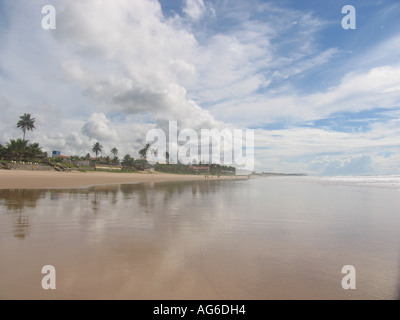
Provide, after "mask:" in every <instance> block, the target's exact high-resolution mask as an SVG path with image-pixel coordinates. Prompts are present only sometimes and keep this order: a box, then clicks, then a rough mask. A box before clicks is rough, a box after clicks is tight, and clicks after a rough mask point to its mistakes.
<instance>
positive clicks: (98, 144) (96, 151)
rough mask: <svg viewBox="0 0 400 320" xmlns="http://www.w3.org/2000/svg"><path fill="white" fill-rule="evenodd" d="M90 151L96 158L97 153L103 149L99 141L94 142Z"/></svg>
mask: <svg viewBox="0 0 400 320" xmlns="http://www.w3.org/2000/svg"><path fill="white" fill-rule="evenodd" d="M92 151H93V152H94V153H95V154H96V158H97V155H98V154H99V153H101V152H102V151H103V146H102V145H101V144H100V143H99V142H96V143H95V144H94V145H93V147H92Z"/></svg>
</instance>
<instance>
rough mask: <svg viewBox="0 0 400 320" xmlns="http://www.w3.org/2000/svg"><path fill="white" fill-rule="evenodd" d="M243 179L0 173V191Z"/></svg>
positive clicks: (87, 173) (80, 173) (148, 174)
mask: <svg viewBox="0 0 400 320" xmlns="http://www.w3.org/2000/svg"><path fill="white" fill-rule="evenodd" d="M244 177H245V176H242V177H239V176H220V177H219V178H218V177H216V176H214V177H212V176H209V178H205V177H204V175H183V174H168V173H161V172H153V173H118V172H78V171H75V172H74V171H72V172H57V171H29V170H0V189H50V188H78V187H89V186H94V185H107V184H121V183H140V182H169V181H171V182H172V181H194V180H205V179H207V180H213V179H214V180H217V179H219V180H224V179H225V180H226V179H240V178H244Z"/></svg>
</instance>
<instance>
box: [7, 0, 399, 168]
mask: <svg viewBox="0 0 400 320" xmlns="http://www.w3.org/2000/svg"><path fill="white" fill-rule="evenodd" d="M45 5H52V6H54V8H55V9H56V28H55V29H43V27H42V20H43V18H44V17H45V15H46V14H43V13H42V8H43V6H45ZM345 5H352V6H353V7H354V8H355V21H356V28H355V29H344V28H343V27H342V20H343V18H345V17H346V15H347V14H348V12H345V13H342V8H343V7H344V6H345ZM399 17H400V1H399V0H382V1H375V0H374V1H372V0H357V1H356V0H346V1H341V0H335V1H320V0H302V1H299V0H297V1H294V0H283V1H261V0H255V1H251V2H249V1H244V0H218V1H206V0H159V1H156V0H114V1H100V0H86V1H79V2H78V1H70V0H54V1H52V0H45V1H42V0H35V1H28V0H0V143H2V144H3V145H5V144H6V143H7V142H8V141H9V140H10V139H16V138H22V131H21V130H20V129H18V128H16V123H17V121H18V120H19V116H21V115H22V114H24V113H30V114H31V115H32V117H34V118H35V119H36V130H34V131H32V132H28V133H27V139H29V140H30V141H31V142H33V141H34V142H39V143H40V145H41V146H42V147H43V149H44V150H45V151H48V152H49V153H50V152H51V151H52V150H60V151H61V153H62V154H64V155H85V154H86V153H88V152H90V150H91V148H92V145H93V144H94V143H95V142H96V141H99V142H100V143H101V144H102V145H103V147H104V148H103V149H104V150H103V155H109V154H110V150H111V149H112V148H113V147H116V148H118V150H119V157H120V158H122V157H123V156H124V155H125V154H128V153H129V154H130V155H132V156H133V157H135V158H136V157H138V150H139V149H140V148H141V147H142V146H143V144H144V143H145V138H146V134H147V132H149V130H150V129H152V128H163V129H164V130H167V125H168V122H169V121H178V125H179V128H181V129H182V128H193V129H194V130H200V129H207V128H210V129H211V128H217V129H219V130H222V129H223V128H235V129H242V130H244V129H254V134H255V141H254V146H255V169H254V170H255V171H258V172H261V171H268V172H284V173H292V172H296V173H300V172H301V173H307V174H310V175H370V174H400V19H399Z"/></svg>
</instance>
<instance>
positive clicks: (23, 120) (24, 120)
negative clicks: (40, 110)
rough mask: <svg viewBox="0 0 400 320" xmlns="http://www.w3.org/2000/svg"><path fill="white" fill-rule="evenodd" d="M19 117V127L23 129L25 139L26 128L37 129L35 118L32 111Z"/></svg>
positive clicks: (29, 129)
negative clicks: (32, 116)
mask: <svg viewBox="0 0 400 320" xmlns="http://www.w3.org/2000/svg"><path fill="white" fill-rule="evenodd" d="M19 118H20V120H19V121H18V122H17V128H20V129H21V130H22V132H23V133H24V138H23V140H25V133H26V130H28V131H32V130H33V129H36V128H35V118H31V114H30V113H24V115H23V116H20V117H19Z"/></svg>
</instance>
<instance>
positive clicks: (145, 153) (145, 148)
mask: <svg viewBox="0 0 400 320" xmlns="http://www.w3.org/2000/svg"><path fill="white" fill-rule="evenodd" d="M149 148H150V143H146V144H145V145H144V147H143V148H142V149H140V150H139V155H140V157H141V158H142V159H146V155H147V151H148V150H149Z"/></svg>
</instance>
